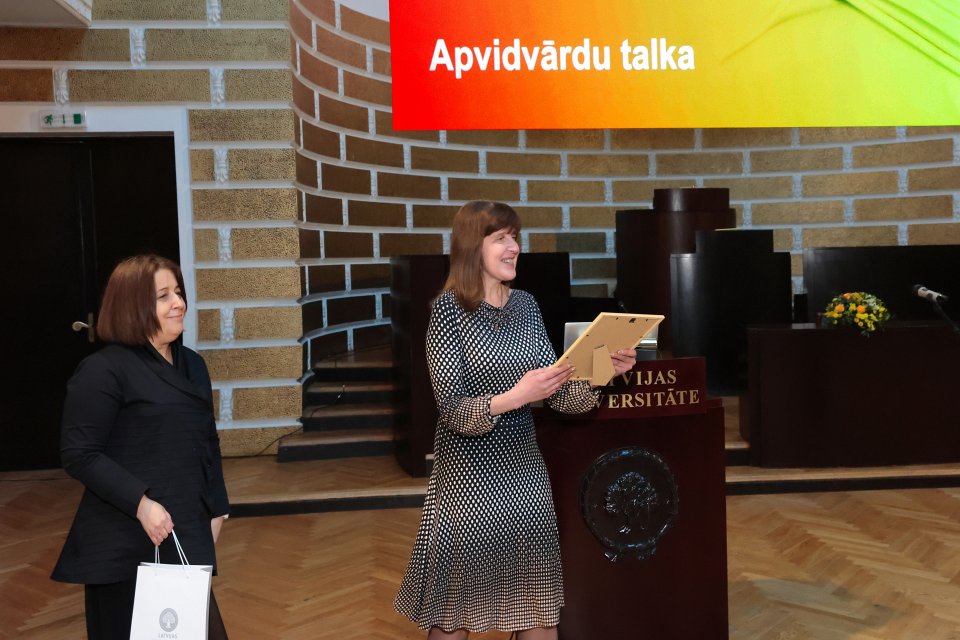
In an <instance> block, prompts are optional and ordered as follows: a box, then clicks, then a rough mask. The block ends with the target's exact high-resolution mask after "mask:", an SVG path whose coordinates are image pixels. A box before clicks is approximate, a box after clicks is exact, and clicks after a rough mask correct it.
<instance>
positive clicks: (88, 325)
mask: <svg viewBox="0 0 960 640" xmlns="http://www.w3.org/2000/svg"><path fill="white" fill-rule="evenodd" d="M70 328H71V329H73V330H74V331H83V330H84V329H86V330H87V342H91V343H92V342H94V341H95V340H96V336H95V335H94V331H93V312H90V313H88V314H87V321H86V322H81V321H80V320H75V321H74V323H73V324H71V325H70Z"/></svg>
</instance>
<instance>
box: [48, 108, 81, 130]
mask: <svg viewBox="0 0 960 640" xmlns="http://www.w3.org/2000/svg"><path fill="white" fill-rule="evenodd" d="M39 115H40V128H41V129H78V128H83V127H86V126H87V114H86V112H85V111H73V110H69V111H64V110H56V111H48V110H44V111H41V112H40V114H39Z"/></svg>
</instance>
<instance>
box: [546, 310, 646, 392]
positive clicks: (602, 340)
mask: <svg viewBox="0 0 960 640" xmlns="http://www.w3.org/2000/svg"><path fill="white" fill-rule="evenodd" d="M663 318H664V317H663V316H661V315H646V314H640V313H601V314H600V315H598V316H597V317H596V319H594V321H593V322H591V323H590V326H588V327H587V328H586V329H585V330H584V331H583V333H582V334H580V337H579V338H577V339H576V340H575V341H574V342H573V344H571V345H570V347H569V348H568V349H567V350H566V351H564V352H563V355H562V356H560V357H559V358H557V361H556V362H555V363H554V365H553V366H555V367H556V366H559V365H562V364H570V365H573V367H574V368H575V369H576V371H574V372H573V376H572V377H571V380H589V381H590V382H591V383H592V384H593V385H594V386H603V385H605V384H607V383H608V382H610V380H611V379H612V378H613V376H614V373H615V372H614V369H613V363H612V362H611V361H610V355H611V354H613V353H616V352H617V351H619V350H621V349H634V348H636V347H637V345H639V344H640V341H641V340H643V338H644V336H646V335H647V334H648V333H650V331H652V330H653V328H654V327H656V326H657V325H658V324H660V323H661V322H663Z"/></svg>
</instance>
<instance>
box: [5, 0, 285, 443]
mask: <svg viewBox="0 0 960 640" xmlns="http://www.w3.org/2000/svg"><path fill="white" fill-rule="evenodd" d="M92 17H93V22H92V26H91V28H90V29H34V28H9V27H0V101H2V102H6V103H14V102H17V103H36V104H37V105H38V107H39V106H46V107H49V106H52V105H53V104H62V105H67V104H69V105H70V106H76V107H93V106H96V105H108V106H114V105H116V106H119V105H123V106H144V107H147V106H152V105H164V106H171V105H174V106H181V107H182V108H183V110H184V114H185V119H186V121H187V122H188V123H189V124H188V126H189V147H190V149H189V158H190V162H189V165H190V166H189V170H190V176H189V178H188V181H187V182H186V183H182V184H181V186H184V185H185V186H186V187H188V188H189V189H190V190H191V196H192V202H193V211H192V227H193V236H194V249H195V251H194V256H193V259H194V267H195V274H194V275H195V278H196V289H197V291H196V300H197V302H196V305H195V306H194V308H193V309H192V312H194V313H196V314H197V316H196V317H197V326H198V342H197V346H198V349H199V351H200V353H201V354H202V355H203V357H204V358H205V360H206V361H207V364H208V366H209V368H210V373H211V375H212V377H213V380H214V387H215V394H216V399H217V416H218V425H219V427H220V429H221V439H222V442H223V449H224V452H225V453H226V454H228V455H237V454H243V453H253V452H256V451H259V450H261V449H262V448H263V447H264V446H266V445H267V444H268V443H269V442H271V441H272V440H273V439H274V438H276V437H277V436H279V435H281V434H283V433H287V432H289V431H291V430H292V429H293V428H295V427H296V426H297V422H296V419H297V417H299V415H300V412H301V409H300V384H299V383H298V382H297V379H298V378H299V377H300V375H301V373H302V372H303V349H302V347H301V346H300V344H299V342H298V338H299V337H300V335H301V333H302V330H301V320H300V308H299V306H298V304H297V299H298V298H299V296H300V287H301V285H300V274H299V270H298V268H297V266H296V261H297V259H298V258H299V254H300V248H299V239H298V232H297V228H296V226H295V224H296V223H295V221H296V217H297V190H296V188H295V187H294V186H293V179H294V177H295V162H294V150H293V130H294V127H293V123H294V118H293V113H292V110H291V107H290V100H291V95H292V94H291V74H290V37H289V22H288V14H287V2H286V0H211V1H208V0H169V1H163V2H159V1H157V2H153V1H147V0H96V1H95V2H94V3H93V16H92ZM144 128H145V129H150V123H149V122H145V123H144Z"/></svg>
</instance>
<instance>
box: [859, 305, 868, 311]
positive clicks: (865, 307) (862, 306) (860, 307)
mask: <svg viewBox="0 0 960 640" xmlns="http://www.w3.org/2000/svg"><path fill="white" fill-rule="evenodd" d="M866 312H867V305H865V304H862V305H860V306H859V307H857V313H866Z"/></svg>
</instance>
